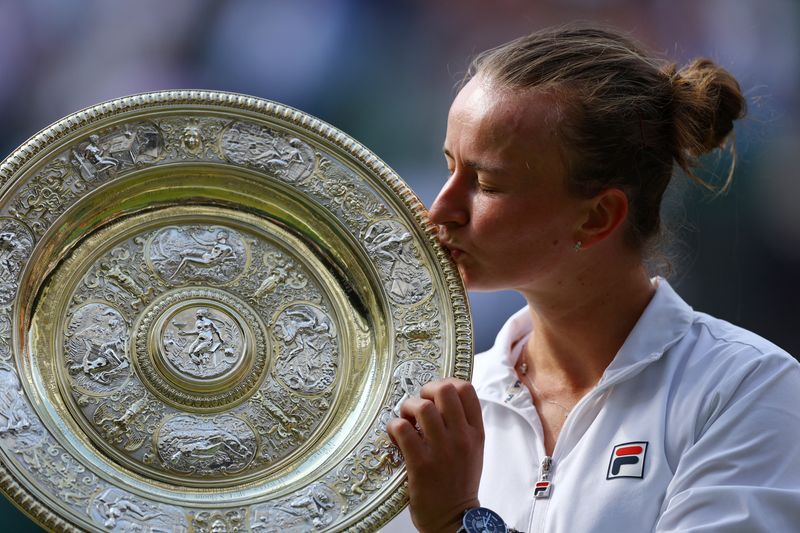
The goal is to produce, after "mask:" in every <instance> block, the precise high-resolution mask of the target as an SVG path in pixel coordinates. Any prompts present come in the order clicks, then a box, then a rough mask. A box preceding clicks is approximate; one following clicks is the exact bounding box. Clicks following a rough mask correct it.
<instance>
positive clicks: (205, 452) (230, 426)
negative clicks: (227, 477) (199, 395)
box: [157, 415, 257, 476]
mask: <svg viewBox="0 0 800 533" xmlns="http://www.w3.org/2000/svg"><path fill="white" fill-rule="evenodd" d="M256 447H257V444H256V436H255V433H254V432H253V430H252V428H251V427H250V426H249V425H248V424H247V423H246V422H244V421H243V420H241V419H240V418H236V417H235V416H232V415H219V416H217V417H214V418H210V419H209V418H202V417H197V416H192V415H179V416H175V417H173V418H170V419H169V420H168V421H167V422H165V423H164V425H163V426H162V427H161V429H160V430H159V432H158V436H157V449H158V455H159V457H161V460H162V461H163V463H164V465H165V466H166V467H167V468H170V469H172V470H176V471H178V472H183V473H191V474H196V475H200V476H217V475H219V474H220V473H233V472H239V471H241V470H243V469H244V468H245V467H246V466H247V465H248V464H249V463H250V462H251V461H252V460H253V457H255V453H256Z"/></svg>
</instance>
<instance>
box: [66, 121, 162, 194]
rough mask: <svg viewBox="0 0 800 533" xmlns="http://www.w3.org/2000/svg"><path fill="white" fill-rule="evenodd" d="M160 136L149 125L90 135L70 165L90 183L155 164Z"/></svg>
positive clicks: (159, 147) (158, 153) (73, 153)
mask: <svg viewBox="0 0 800 533" xmlns="http://www.w3.org/2000/svg"><path fill="white" fill-rule="evenodd" d="M162 147H163V140H162V137H161V133H160V132H159V131H158V129H157V128H156V127H155V126H154V125H153V124H151V123H141V124H136V125H126V126H125V127H124V128H122V129H117V130H114V131H112V132H110V133H107V134H105V135H103V136H102V137H101V136H100V135H98V134H92V135H90V136H89V138H88V139H87V140H86V141H85V142H84V143H81V144H79V145H78V146H77V147H75V148H73V149H72V153H71V156H72V157H71V159H72V164H73V166H74V167H75V169H76V170H77V171H78V173H79V174H80V175H81V177H82V178H83V179H84V180H86V181H88V182H92V181H94V180H95V179H97V178H98V177H99V176H101V175H102V174H103V173H106V172H112V171H118V170H121V169H122V168H124V167H129V166H134V165H137V164H141V163H145V162H148V163H152V162H154V161H156V160H157V159H158V158H159V156H160V153H161V150H162Z"/></svg>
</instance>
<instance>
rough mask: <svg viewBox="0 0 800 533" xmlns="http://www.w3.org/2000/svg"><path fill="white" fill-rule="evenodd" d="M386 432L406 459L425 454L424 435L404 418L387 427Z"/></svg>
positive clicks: (394, 420)
mask: <svg viewBox="0 0 800 533" xmlns="http://www.w3.org/2000/svg"><path fill="white" fill-rule="evenodd" d="M386 432H387V433H388V434H389V437H391V439H392V440H393V441H394V442H395V444H397V446H398V447H399V448H400V451H401V452H403V456H404V457H405V458H406V459H412V463H413V462H415V461H413V459H415V458H419V457H421V456H422V454H423V453H424V452H425V444H424V442H423V441H422V435H420V434H419V432H418V431H417V428H415V427H414V425H413V424H412V423H411V422H409V421H408V420H406V419H404V418H395V419H392V420H390V421H389V423H388V424H387V425H386Z"/></svg>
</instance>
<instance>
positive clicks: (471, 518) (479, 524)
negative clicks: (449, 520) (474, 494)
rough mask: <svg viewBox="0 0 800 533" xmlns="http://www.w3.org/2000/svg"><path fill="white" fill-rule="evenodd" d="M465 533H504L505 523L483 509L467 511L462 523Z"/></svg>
mask: <svg viewBox="0 0 800 533" xmlns="http://www.w3.org/2000/svg"><path fill="white" fill-rule="evenodd" d="M462 523H463V526H464V530H465V531H466V532H467V533H506V531H507V530H506V523H505V522H504V521H503V519H502V518H500V516H499V515H498V514H497V513H495V512H494V511H492V510H491V509H486V508H485V507H476V508H474V509H469V510H467V512H465V513H464V519H463V521H462Z"/></svg>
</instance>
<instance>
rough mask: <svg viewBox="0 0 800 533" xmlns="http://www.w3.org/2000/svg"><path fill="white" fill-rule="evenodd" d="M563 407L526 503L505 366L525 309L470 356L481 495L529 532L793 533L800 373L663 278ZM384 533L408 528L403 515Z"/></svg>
mask: <svg viewBox="0 0 800 533" xmlns="http://www.w3.org/2000/svg"><path fill="white" fill-rule="evenodd" d="M657 283H658V288H657V290H656V294H655V295H654V297H653V299H652V301H651V302H650V304H649V305H648V306H647V308H646V309H645V311H644V313H643V314H642V316H641V317H640V319H639V321H638V322H637V324H636V326H635V327H634V328H633V330H632V331H631V333H630V335H629V336H628V338H627V339H626V341H625V343H624V344H623V346H622V348H620V350H619V352H618V353H617V355H616V357H615V358H614V360H613V361H612V362H611V364H610V365H609V366H608V368H607V369H606V371H605V373H604V374H603V377H602V378H601V379H600V382H599V383H598V384H597V386H596V387H595V388H594V389H593V390H592V391H591V392H589V393H588V394H587V395H586V396H585V397H584V398H583V399H582V400H581V401H580V402H579V403H578V404H577V405H576V406H575V408H574V409H573V410H572V411H571V412H570V414H569V416H568V417H567V420H566V422H565V424H564V427H563V429H562V430H561V433H560V435H559V438H558V441H557V442H556V446H555V449H554V451H553V456H552V467H551V476H550V495H549V497H547V498H535V497H534V488H535V486H536V483H537V481H540V466H541V464H542V460H543V458H544V457H545V451H544V439H543V434H542V428H541V423H540V421H539V417H538V414H537V413H536V409H535V408H534V406H533V403H532V401H531V397H530V395H529V393H528V391H527V389H526V388H525V387H524V386H520V385H519V383H518V381H517V377H516V373H515V371H514V365H515V363H516V361H517V359H518V357H519V354H520V351H521V348H522V343H520V342H519V341H520V340H522V339H523V338H525V337H527V336H528V335H529V334H531V329H532V325H531V321H530V315H529V313H528V310H527V308H526V309H522V310H520V311H519V312H517V313H516V314H514V315H513V316H512V317H511V318H510V319H509V320H508V321H507V322H506V324H505V325H504V326H503V328H502V329H501V330H500V333H499V334H498V336H497V340H496V342H495V345H494V346H493V347H492V348H491V349H490V350H489V351H487V352H484V353H482V354H479V355H478V356H476V360H475V371H474V375H473V382H474V384H475V388H476V390H477V391H478V396H479V397H480V399H481V404H482V409H483V418H484V425H485V428H486V445H485V449H484V466H483V475H482V478H481V485H480V492H479V498H480V501H481V504H482V505H483V506H484V507H489V508H491V509H493V510H495V511H496V512H497V513H499V514H500V516H502V517H503V518H504V520H505V521H506V523H508V524H509V525H510V526H512V527H514V528H516V529H519V530H522V531H526V532H528V533H533V532H539V531H547V532H548V533H580V532H614V533H624V532H632V533H641V532H646V531H692V532H700V531H708V532H712V531H713V532H734V531H735V532H755V531H765V532H767V531H768V532H770V533H775V532H790V531H800V365H799V364H798V363H797V361H795V360H794V359H793V358H792V357H791V356H789V355H788V354H787V353H786V352H784V351H783V350H781V349H780V348H778V347H776V346H775V345H773V344H771V343H770V342H768V341H766V340H764V339H762V338H761V337H759V336H757V335H755V334H753V333H750V332H748V331H746V330H743V329H741V328H738V327H736V326H733V325H731V324H729V323H727V322H724V321H722V320H718V319H715V318H713V317H710V316H708V315H705V314H702V313H697V312H694V311H693V310H692V309H691V308H690V307H689V306H688V305H687V304H686V303H685V302H684V301H683V300H682V299H681V298H680V297H679V296H678V295H677V294H676V293H675V292H674V291H673V290H672V288H671V287H670V286H669V284H668V283H667V282H666V281H664V280H658V281H657ZM383 531H385V532H399V531H413V526H412V525H411V522H410V518H409V516H408V512H407V511H406V512H404V513H403V514H401V515H400V516H399V517H398V518H397V519H395V520H394V521H392V522H391V523H390V524H389V525H388V526H387V527H386V528H384V530H383Z"/></svg>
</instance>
